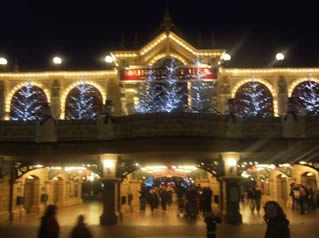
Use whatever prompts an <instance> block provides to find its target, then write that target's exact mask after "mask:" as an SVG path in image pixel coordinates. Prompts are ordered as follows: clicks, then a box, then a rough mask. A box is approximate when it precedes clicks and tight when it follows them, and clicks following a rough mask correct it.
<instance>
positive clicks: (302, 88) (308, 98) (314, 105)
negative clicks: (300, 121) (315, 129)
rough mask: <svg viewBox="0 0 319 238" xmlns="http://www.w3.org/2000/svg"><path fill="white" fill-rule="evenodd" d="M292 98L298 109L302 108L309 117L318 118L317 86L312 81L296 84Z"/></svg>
mask: <svg viewBox="0 0 319 238" xmlns="http://www.w3.org/2000/svg"><path fill="white" fill-rule="evenodd" d="M292 97H293V98H294V99H295V100H294V101H295V102H296V103H297V105H298V106H299V107H302V108H304V109H305V110H306V111H307V112H308V113H309V114H310V115H312V116H316V117H317V116H319V84H318V83H317V82H314V81H310V80H309V81H305V82H302V83H300V84H298V85H297V86H296V87H295V88H294V90H293V92H292Z"/></svg>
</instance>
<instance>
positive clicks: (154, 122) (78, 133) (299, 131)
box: [0, 113, 319, 142]
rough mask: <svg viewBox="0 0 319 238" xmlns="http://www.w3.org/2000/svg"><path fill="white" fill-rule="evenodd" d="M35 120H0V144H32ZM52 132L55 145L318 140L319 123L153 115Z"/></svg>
mask: <svg viewBox="0 0 319 238" xmlns="http://www.w3.org/2000/svg"><path fill="white" fill-rule="evenodd" d="M39 129H41V128H40V126H39V123H38V122H37V121H28V122H19V121H0V142H34V141H36V136H37V133H36V131H37V130H39ZM45 130H53V133H55V134H56V138H57V142H70V141H99V140H119V139H126V138H128V139H129V138H140V137H169V136H175V137H184V136H196V137H211V138H216V139H218V138H220V139H227V138H229V139H232V138H238V139H240V138H242V139H245V138H250V139H251V138H256V139H264V138H278V139H280V138H309V139H313V138H318V139H319V120H316V119H311V118H303V117H300V118H299V119H298V120H297V121H295V120H294V119H293V118H288V120H283V119H281V118H279V117H269V118H266V119H261V118H260V119H259V118H251V119H239V118H236V119H235V120H234V118H230V117H229V116H227V115H214V114H193V113H154V114H144V115H138V114H135V115H130V116H123V117H113V118H112V120H103V122H102V123H98V121H95V120H77V121H72V120H58V121H56V123H54V127H47V128H45Z"/></svg>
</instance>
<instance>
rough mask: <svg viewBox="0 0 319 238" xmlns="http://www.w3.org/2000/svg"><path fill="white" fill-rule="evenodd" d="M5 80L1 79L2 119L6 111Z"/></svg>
mask: <svg viewBox="0 0 319 238" xmlns="http://www.w3.org/2000/svg"><path fill="white" fill-rule="evenodd" d="M4 90H5V88H4V82H3V81H0V120H1V119H2V117H3V116H4V113H5V97H4Z"/></svg>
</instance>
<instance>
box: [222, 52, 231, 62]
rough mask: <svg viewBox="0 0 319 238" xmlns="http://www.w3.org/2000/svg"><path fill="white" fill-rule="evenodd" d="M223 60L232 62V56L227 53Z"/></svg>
mask: <svg viewBox="0 0 319 238" xmlns="http://www.w3.org/2000/svg"><path fill="white" fill-rule="evenodd" d="M222 59H223V60H224V61H230V60H231V56H230V54H227V53H225V54H223V56H222Z"/></svg>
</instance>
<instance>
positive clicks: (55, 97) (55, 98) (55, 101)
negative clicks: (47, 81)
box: [51, 80, 61, 119]
mask: <svg viewBox="0 0 319 238" xmlns="http://www.w3.org/2000/svg"><path fill="white" fill-rule="evenodd" d="M60 106H61V104H60V82H59V81H58V80H54V82H53V83H52V86H51V112H52V116H53V117H54V118H57V119H58V118H60V113H61V110H60Z"/></svg>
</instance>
